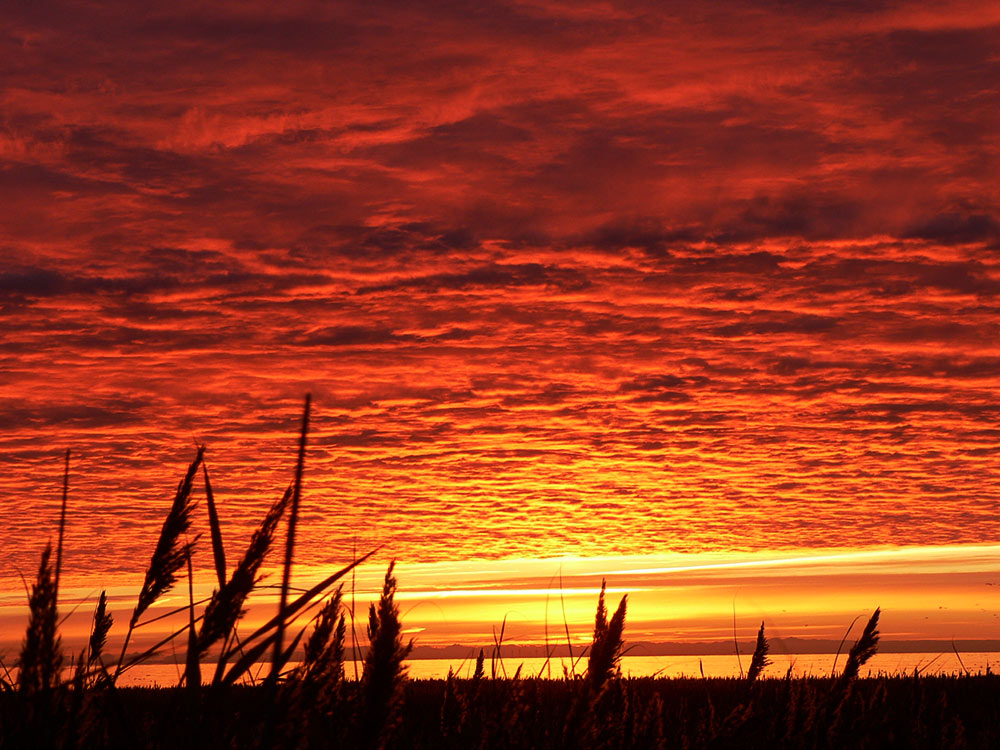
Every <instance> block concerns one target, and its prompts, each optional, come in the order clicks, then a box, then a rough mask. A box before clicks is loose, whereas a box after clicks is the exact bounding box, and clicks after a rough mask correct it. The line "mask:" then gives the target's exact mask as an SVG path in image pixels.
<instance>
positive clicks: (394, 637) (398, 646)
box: [359, 561, 413, 747]
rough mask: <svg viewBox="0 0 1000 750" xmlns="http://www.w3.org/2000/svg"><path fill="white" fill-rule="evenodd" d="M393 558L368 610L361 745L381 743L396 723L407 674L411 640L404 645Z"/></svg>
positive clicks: (363, 674) (362, 685)
mask: <svg viewBox="0 0 1000 750" xmlns="http://www.w3.org/2000/svg"><path fill="white" fill-rule="evenodd" d="M395 565H396V562H395V561H393V562H391V563H389V569H388V570H387V571H386V574H385V582H384V584H383V586H382V596H381V597H380V598H379V602H378V606H376V605H375V604H374V603H373V604H372V605H371V609H370V610H369V613H368V641H369V643H370V646H369V648H368V653H367V655H366V656H365V665H364V672H363V673H362V676H361V700H362V718H361V727H360V735H359V738H360V740H361V742H362V743H363V745H364V746H367V747H381V746H382V745H383V743H384V742H385V741H386V740H387V738H388V736H389V733H390V732H391V731H392V729H393V726H394V724H395V719H396V713H397V711H398V708H399V703H400V700H401V698H402V696H401V692H402V683H403V679H404V678H405V677H406V668H405V667H404V666H403V660H404V659H405V658H406V657H407V656H408V655H409V654H410V651H411V650H412V649H413V641H412V640H411V641H410V642H409V643H408V644H406V645H405V646H404V645H403V642H402V638H401V634H402V629H403V627H402V624H401V623H400V620H399V607H398V606H397V605H396V603H395V601H393V597H394V595H395V592H396V579H395V578H394V577H393V575H392V571H393V568H394V567H395Z"/></svg>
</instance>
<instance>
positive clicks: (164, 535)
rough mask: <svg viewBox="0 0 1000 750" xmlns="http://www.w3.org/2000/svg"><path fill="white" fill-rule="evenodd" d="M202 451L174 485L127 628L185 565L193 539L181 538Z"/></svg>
mask: <svg viewBox="0 0 1000 750" xmlns="http://www.w3.org/2000/svg"><path fill="white" fill-rule="evenodd" d="M204 452H205V449H204V448H199V449H198V454H197V455H196V456H195V459H194V461H192V462H191V466H190V467H188V470H187V474H186V475H185V476H184V479H183V480H182V481H181V483H180V484H179V485H178V486H177V494H176V495H175V496H174V502H173V504H172V505H171V506H170V512H169V513H167V518H166V520H164V522H163V528H162V529H160V538H159V540H158V541H157V543H156V549H154V550H153V557H152V558H151V559H150V561H149V567H148V568H147V569H146V577H145V579H144V580H143V582H142V588H141V589H140V590H139V599H138V601H137V602H136V605H135V609H134V610H133V612H132V617H131V619H130V620H129V626H130V627H135V625H136V623H137V622H138V621H139V618H140V617H141V616H142V613H143V612H145V611H146V610H147V609H149V607H150V606H151V605H152V604H153V602H155V601H156V600H157V599H159V598H160V597H161V596H162V595H163V594H165V593H166V592H167V591H169V590H170V589H171V588H172V587H173V585H174V584H175V583H176V582H177V571H179V570H180V569H181V568H183V567H184V564H185V562H186V561H187V558H188V555H189V554H190V552H191V549H192V548H193V546H194V542H186V543H181V539H182V538H183V537H184V536H185V534H187V532H188V530H189V529H190V528H191V514H192V512H193V511H194V502H193V500H192V499H191V488H192V485H193V483H194V476H195V473H196V472H197V471H198V467H199V466H200V465H201V459H202V455H203V454H204Z"/></svg>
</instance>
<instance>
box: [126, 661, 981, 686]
mask: <svg viewBox="0 0 1000 750" xmlns="http://www.w3.org/2000/svg"><path fill="white" fill-rule="evenodd" d="M845 658H846V657H845V655H843V654H841V656H840V659H839V660H838V663H837V669H838V670H839V669H841V668H842V667H843V665H844V661H845ZM833 659H834V655H833V654H792V655H787V656H775V657H773V664H771V666H769V667H768V668H767V670H766V671H765V672H764V674H765V676H767V677H784V676H785V674H786V673H787V671H788V668H789V666H791V668H792V674H793V675H794V676H813V677H819V676H825V675H829V674H830V673H831V671H832V669H833ZM749 661H750V660H749V657H746V656H745V657H744V658H743V668H744V669H746V667H747V664H748V663H749ZM962 661H963V662H964V664H965V668H966V669H968V670H969V671H970V672H972V673H973V674H975V673H977V672H985V671H986V668H987V666H989V667H990V668H991V669H992V670H994V671H996V670H997V666H998V664H1000V653H964V654H962ZM563 664H565V665H566V669H570V663H569V660H568V659H565V658H563V659H558V658H553V659H552V660H550V662H549V664H548V665H546V663H545V659H543V658H524V659H504V660H503V667H501V666H500V665H499V664H497V666H496V669H497V673H498V674H499V675H500V676H503V674H504V670H505V671H506V674H507V676H509V677H513V675H514V673H515V672H516V671H517V668H518V667H519V666H520V667H521V675H522V676H538V675H541V676H543V677H550V676H551V677H552V678H561V677H562V676H563ZM407 665H408V667H409V675H410V677H412V678H414V679H430V678H444V677H446V676H447V674H448V669H449V668H451V669H453V670H454V671H455V672H456V673H457V674H459V675H461V676H470V675H471V674H472V670H473V668H474V667H475V662H474V660H467V661H462V660H461V659H414V660H412V661H409V662H407ZM360 668H361V665H360V664H359V665H358V669H359V670H360ZM702 668H704V671H705V676H706V677H736V676H739V666H738V664H737V662H736V658H735V657H733V656H719V655H709V656H625V657H623V658H622V673H623V674H625V675H628V676H632V677H646V676H657V677H700V676H701V670H702ZM490 669H491V667H490V662H489V661H488V660H487V662H486V674H487V676H489V675H490ZM585 669H586V663H585V662H580V663H578V664H577V666H576V670H577V672H582V671H584V670H585ZM914 669H916V670H919V672H920V673H921V674H957V673H961V672H962V666H961V665H960V664H959V661H958V658H957V657H956V656H955V654H953V653H946V654H877V655H876V656H875V657H874V658H873V659H872V660H871V661H870V662H869V663H868V664H867V665H866V666H865V668H864V669H862V670H861V675H862V676H866V675H869V674H871V675H877V674H879V673H885V674H904V673H905V674H913V671H914ZM181 671H182V667H179V666H174V665H162V664H154V665H148V666H145V667H142V668H141V669H139V668H137V669H135V670H133V671H132V672H129V673H127V674H126V675H124V676H123V678H122V680H121V682H122V684H124V685H160V686H169V685H176V684H177V683H178V681H179V680H180V675H181ZM202 673H203V674H204V675H206V676H208V674H209V669H208V668H207V667H206V666H203V667H202ZM260 674H261V675H266V674H267V667H265V666H262V668H261V671H260ZM347 675H348V677H349V678H353V676H354V668H353V666H352V665H351V663H350V662H348V664H347Z"/></svg>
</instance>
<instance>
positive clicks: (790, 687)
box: [0, 398, 1000, 750]
mask: <svg viewBox="0 0 1000 750" xmlns="http://www.w3.org/2000/svg"><path fill="white" fill-rule="evenodd" d="M309 412H310V401H309V399H308V398H307V400H306V403H305V408H304V411H303V418H302V427H301V432H300V436H299V451H298V459H297V461H296V465H295V473H294V481H293V482H292V483H291V484H290V485H289V487H288V488H287V490H286V491H285V492H284V493H283V494H282V495H281V496H280V497H279V498H278V499H277V500H276V501H275V502H274V504H273V505H272V506H271V507H270V508H269V509H268V510H267V512H266V513H265V514H264V517H263V519H262V520H261V523H260V526H259V527H258V528H257V530H256V531H255V532H254V534H253V535H252V537H251V539H250V542H249V544H248V546H247V548H246V550H245V551H244V553H243V554H242V556H241V557H240V558H239V562H238V563H237V564H236V566H235V567H233V568H232V570H231V571H229V570H228V569H227V566H226V557H227V556H226V551H225V547H224V544H223V538H222V534H221V530H220V525H219V517H218V509H217V506H216V503H215V497H214V493H213V491H212V488H211V483H210V479H209V474H208V470H207V467H206V466H205V449H204V448H203V447H202V448H198V450H197V452H196V455H195V458H194V460H193V461H192V462H191V464H190V466H189V468H188V470H187V472H186V474H185V476H184V478H183V479H182V481H181V482H180V483H179V485H178V488H177V491H176V493H175V495H174V500H173V502H172V503H171V506H170V508H169V510H168V512H167V515H166V518H165V520H164V523H163V526H162V528H161V532H160V536H159V538H158V541H157V543H156V546H155V548H154V550H153V553H152V556H151V558H150V562H149V565H148V566H147V568H146V572H145V576H144V579H143V584H142V586H141V588H140V591H139V594H138V597H137V600H136V603H135V606H134V608H133V610H132V613H131V616H130V618H129V620H128V622H127V624H126V627H125V629H124V634H116V633H115V632H114V619H113V617H112V616H111V613H110V612H109V611H108V602H107V595H106V593H105V592H104V591H102V592H101V594H100V597H99V599H98V601H97V603H96V606H95V608H94V613H93V617H92V627H91V634H90V637H89V639H88V640H87V643H86V645H85V647H84V648H83V649H82V651H81V652H80V653H78V654H74V653H68V652H66V651H65V649H64V646H63V643H62V640H61V638H60V635H59V632H58V630H59V627H58V626H59V614H58V587H59V580H60V573H61V560H62V543H63V538H64V531H65V527H66V524H67V522H68V518H69V520H71V519H72V515H71V514H70V515H69V517H68V516H67V504H68V493H69V454H68V453H67V455H66V465H65V471H64V478H63V495H62V498H63V500H62V506H61V512H60V520H59V528H58V544H57V548H56V551H55V559H54V560H53V550H52V548H51V545H47V546H46V547H45V549H44V551H43V553H42V556H41V561H40V564H39V568H38V573H37V576H36V580H35V582H34V584H33V585H32V587H31V591H30V594H29V600H28V604H29V617H28V624H27V627H26V630H25V635H24V639H23V641H22V647H21V650H20V654H19V657H18V659H17V663H16V665H15V666H16V667H17V670H16V673H17V674H16V677H13V676H11V674H10V673H7V672H6V671H5V670H4V671H3V672H2V673H0V750H6V748H43V749H44V748H67V749H76V748H80V749H83V748H118V747H121V748H135V749H136V750H142V749H143V748H182V747H183V748H187V747H206V748H215V747H219V748H223V747H225V748H262V749H268V750H269V749H271V748H365V749H368V750H374V749H375V748H581V749H583V748H621V749H622V750H624V749H625V748H657V749H659V748H729V747H732V748H737V747H739V748H745V747H775V748H799V747H806V748H833V747H887V746H899V747H966V746H968V747H998V746H1000V712H998V711H996V708H995V700H994V697H995V696H1000V693H998V691H997V684H996V678H995V677H994V676H992V675H986V676H963V677H952V678H940V677H917V676H914V677H913V678H907V677H896V678H887V677H881V678H875V679H871V678H870V679H866V680H859V675H860V670H861V668H862V667H863V666H864V664H865V663H866V662H868V660H870V659H871V657H872V656H873V655H874V654H875V653H876V651H877V648H878V640H879V633H878V621H879V615H880V610H878V609H876V610H875V612H874V613H873V615H872V617H871V618H870V619H869V621H868V623H867V625H866V627H865V628H864V630H863V632H862V634H861V636H860V637H859V638H858V640H857V641H856V642H855V643H854V644H853V646H852V647H851V648H850V651H849V653H848V656H847V661H846V665H845V667H844V669H843V670H842V671H841V672H840V673H838V674H835V675H831V676H830V677H828V678H809V679H805V678H803V679H791V677H790V675H788V676H786V678H785V679H767V678H765V677H764V672H765V669H766V667H767V666H768V664H769V663H770V660H769V658H768V650H769V647H768V641H767V638H766V635H765V628H764V623H761V626H760V629H759V631H758V633H757V641H756V647H755V649H754V653H753V656H752V658H751V661H750V665H749V668H748V670H747V672H746V676H745V677H741V678H740V679H702V680H688V679H674V680H668V679H654V678H642V679H632V678H625V677H623V676H622V674H621V658H622V655H623V653H625V619H626V611H627V597H625V596H623V597H622V599H621V601H620V603H619V605H618V607H617V608H616V610H615V612H614V613H613V614H612V615H611V616H610V617H609V616H608V610H607V607H606V604H605V586H604V583H603V582H602V585H601V591H600V594H599V597H598V601H597V612H596V616H595V621H594V631H593V637H592V639H591V642H590V645H589V647H588V648H587V649H586V650H585V651H584V652H583V653H582V654H580V655H579V657H578V658H577V659H575V660H574V661H573V664H574V666H573V668H572V669H570V670H566V671H565V674H564V676H563V679H556V680H552V679H548V680H543V679H540V677H531V676H523V675H522V674H521V669H520V667H519V668H518V669H517V670H515V671H514V672H513V673H512V674H508V671H507V669H506V667H505V665H504V662H503V639H504V631H505V624H506V623H505V622H504V623H503V624H501V626H500V628H499V631H498V634H495V636H494V642H493V646H492V651H491V654H490V657H489V661H490V669H489V670H487V669H486V661H487V657H486V653H485V650H484V649H481V650H480V652H479V655H478V658H477V660H476V666H475V670H474V672H473V675H472V677H471V678H469V679H460V678H458V677H456V676H455V675H453V674H449V676H448V678H447V679H446V680H436V681H412V680H408V679H407V675H406V665H405V660H406V658H407V656H408V655H409V653H410V649H411V648H412V641H409V642H404V640H403V638H402V632H403V627H402V623H401V621H400V613H399V608H398V606H397V605H396V603H395V600H394V597H395V592H396V586H397V582H396V578H395V576H394V563H391V564H390V565H389V568H388V570H387V572H386V574H385V579H384V582H383V588H382V592H381V596H380V597H379V600H378V602H375V603H372V604H371V607H370V610H369V618H368V628H367V635H368V642H369V645H368V648H367V652H366V653H365V654H364V656H363V659H362V663H363V668H362V672H361V674H360V675H359V676H358V678H357V679H353V680H347V679H345V658H346V653H347V645H346V639H347V634H348V626H347V619H348V618H350V619H351V621H352V623H353V620H354V611H353V605H351V606H350V607H349V606H348V605H347V603H346V602H345V597H344V591H343V583H342V581H343V580H344V579H345V577H346V576H347V575H348V574H351V573H353V570H354V568H355V567H356V566H358V565H360V564H362V563H364V562H366V561H367V560H369V559H370V557H371V556H372V555H373V554H374V551H370V552H368V553H367V554H364V555H361V556H358V555H356V554H354V553H353V552H352V555H351V562H349V563H346V564H345V565H344V567H342V568H341V569H340V570H338V571H336V572H334V573H332V574H331V575H329V576H327V577H326V578H325V579H324V580H322V581H320V582H318V583H317V584H315V585H314V586H312V587H311V588H310V589H308V590H307V591H304V592H299V591H294V590H293V589H292V587H291V584H290V581H291V574H292V567H293V562H294V551H295V524H296V520H297V518H298V514H299V504H300V500H301V488H302V482H303V470H304V463H305V448H306V441H307V435H308V429H309ZM199 469H201V476H202V478H203V484H204V492H205V498H206V503H207V510H208V512H207V520H208V527H209V528H208V532H209V539H210V540H211V545H212V552H213V562H214V568H215V570H214V571H213V572H214V574H215V578H216V579H217V584H218V585H217V587H216V588H215V590H214V591H213V593H212V595H211V597H209V598H208V599H206V600H203V601H200V602H199V601H195V599H194V593H193V591H194V588H193V577H194V574H193V571H192V570H191V552H192V550H193V548H194V546H195V545H196V544H197V543H198V542H199V540H200V536H201V535H200V534H198V533H195V521H196V510H197V505H196V502H195V500H194V489H195V479H196V477H197V476H198V473H199ZM282 521H284V522H285V530H286V536H285V540H284V541H285V544H284V558H283V561H282V567H281V570H282V577H281V585H280V588H279V603H278V608H277V612H276V613H275V615H274V616H273V617H272V618H270V619H269V620H267V621H266V622H265V623H264V624H262V625H260V626H259V627H257V628H256V629H255V630H253V631H252V632H250V633H249V634H245V633H244V634H240V633H239V632H238V627H239V623H240V621H241V618H242V617H243V615H244V613H245V611H246V609H245V608H246V604H247V601H248V599H249V598H250V597H251V596H252V595H253V593H254V592H255V591H257V590H258V589H259V587H260V570H261V568H262V566H263V565H264V563H265V561H266V559H267V557H268V554H269V553H270V552H271V550H272V548H273V547H274V546H275V544H276V542H277V536H278V532H279V529H280V527H281V524H282ZM185 569H186V576H187V588H188V603H187V605H185V606H184V607H182V608H180V609H179V610H175V611H174V612H173V614H175V615H176V614H181V613H185V612H186V614H187V618H186V619H187V622H186V624H184V625H183V626H180V627H178V628H176V629H175V630H174V631H173V632H171V633H170V634H169V635H168V636H167V637H166V638H164V639H162V640H161V641H160V642H159V643H157V644H155V645H153V646H151V647H147V648H145V649H144V650H142V651H140V652H138V653H130V652H129V650H128V647H129V644H130V642H131V641H132V637H133V635H134V634H135V632H136V631H137V630H139V629H140V628H142V627H144V626H146V625H148V624H149V623H151V622H155V621H159V620H161V619H162V618H163V617H164V615H158V616H156V617H150V616H149V613H150V610H151V608H152V607H153V606H154V605H155V604H156V602H158V601H159V600H160V599H162V597H163V596H164V595H165V594H166V593H167V592H169V591H170V590H171V589H172V588H173V587H174V586H175V585H176V583H177V582H178V580H179V577H180V576H181V575H184V574H185ZM144 617H145V619H144ZM303 621H305V624H302V623H303ZM566 629H567V637H568V634H569V631H568V624H567V627H566ZM352 632H353V628H352ZM118 638H120V641H121V646H120V651H119V656H118V658H117V660H115V661H114V662H112V663H110V664H109V663H108V662H107V661H106V652H107V649H108V644H109V642H114V641H115V640H117V639H118ZM845 640H846V636H845ZM182 643H186V647H185V648H184V651H183V656H184V664H185V669H184V676H183V677H182V679H181V684H178V686H177V687H176V688H173V689H171V688H167V689H140V688H127V687H122V686H121V685H120V684H119V682H120V677H121V675H122V674H123V673H125V672H126V671H127V670H129V669H132V668H134V667H135V666H137V665H140V664H142V663H144V662H145V661H147V660H149V659H150V658H152V657H153V656H155V655H157V654H158V653H160V652H161V651H162V650H163V649H165V648H167V647H168V646H171V647H175V644H182ZM355 648H356V645H355V644H353V643H352V651H353V650H354V649H355ZM571 648H572V646H571ZM299 651H301V654H302V657H301V662H300V663H299V664H298V665H297V666H295V668H293V669H289V668H288V663H289V662H290V661H291V660H292V655H293V653H299ZM268 654H270V661H269V667H270V670H269V673H268V677H267V679H266V680H265V682H264V683H263V684H256V681H255V680H254V677H253V669H254V668H255V667H256V666H257V665H258V664H260V663H261V662H264V661H265V660H266V659H267V658H268ZM571 654H572V651H571ZM571 658H572V656H571ZM583 659H586V670H585V672H584V673H583V674H577V672H576V668H575V664H576V663H577V661H581V660H583ZM205 662H207V663H209V664H210V665H211V666H212V667H213V670H212V672H211V677H210V678H209V679H208V680H207V681H206V682H204V683H203V677H202V671H201V667H202V665H203V663H205ZM67 665H72V666H73V667H74V669H73V670H72V677H70V678H68V679H66V678H65V677H64V674H65V672H66V671H67V670H66V669H64V666H67ZM741 666H742V665H741Z"/></svg>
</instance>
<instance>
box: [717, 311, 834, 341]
mask: <svg viewBox="0 0 1000 750" xmlns="http://www.w3.org/2000/svg"><path fill="white" fill-rule="evenodd" d="M734 317H735V318H736V322H734V323H728V324H726V325H723V326H718V327H716V328H715V329H714V331H713V333H715V335H717V336H727V337H736V336H774V335H781V334H825V333H829V332H831V331H833V330H834V329H836V328H837V326H838V325H839V324H840V321H839V320H838V319H836V318H832V317H828V316H824V315H795V316H787V315H767V314H764V313H758V314H752V315H739V316H734Z"/></svg>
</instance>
